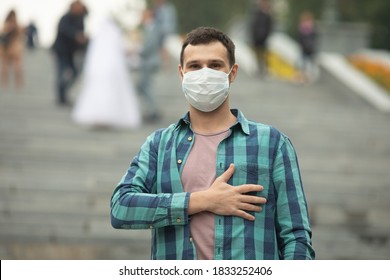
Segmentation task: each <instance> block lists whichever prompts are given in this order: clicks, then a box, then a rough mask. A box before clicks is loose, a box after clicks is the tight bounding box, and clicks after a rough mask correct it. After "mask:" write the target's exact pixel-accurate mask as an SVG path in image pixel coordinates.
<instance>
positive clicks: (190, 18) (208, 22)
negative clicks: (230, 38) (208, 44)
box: [171, 0, 251, 33]
mask: <svg viewBox="0 0 390 280" xmlns="http://www.w3.org/2000/svg"><path fill="white" fill-rule="evenodd" d="M171 2H172V3H173V4H174V5H175V6H176V8H177V10H178V25H179V26H178V29H179V30H178V31H179V32H180V33H187V32H189V31H191V30H192V29H194V28H196V27H199V26H212V27H216V28H219V29H221V30H224V31H227V30H226V28H227V27H228V24H229V23H230V22H231V20H233V19H234V18H235V16H237V15H241V14H245V13H246V12H247V7H248V4H249V3H250V2H251V0H171Z"/></svg>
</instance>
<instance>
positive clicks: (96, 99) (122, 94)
mask: <svg viewBox="0 0 390 280" xmlns="http://www.w3.org/2000/svg"><path fill="white" fill-rule="evenodd" d="M72 116H73V119H74V121H75V122H77V123H79V124H82V125H88V126H91V127H95V128H96V127H98V128H103V127H104V128H109V127H112V128H130V129H134V128H138V127H139V126H140V124H141V113H140V108H139V105H138V99H137V93H136V90H135V86H134V85H133V81H132V80H131V78H130V71H129V70H128V68H127V63H126V48H125V42H124V32H123V30H122V29H121V28H120V24H118V22H117V20H116V19H115V17H114V16H110V17H107V18H106V19H104V20H103V21H102V23H101V25H100V28H99V29H98V31H97V33H96V35H95V36H94V37H93V38H91V40H90V42H89V44H88V47H87V52H86V57H85V64H84V67H83V81H82V84H81V92H80V94H79V96H78V98H77V101H76V103H75V106H74V110H73V115H72Z"/></svg>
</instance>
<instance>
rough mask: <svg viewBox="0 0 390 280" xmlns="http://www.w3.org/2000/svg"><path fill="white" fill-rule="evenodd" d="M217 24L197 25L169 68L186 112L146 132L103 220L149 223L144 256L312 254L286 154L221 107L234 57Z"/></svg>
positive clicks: (266, 134)
mask: <svg viewBox="0 0 390 280" xmlns="http://www.w3.org/2000/svg"><path fill="white" fill-rule="evenodd" d="M234 49H235V46H234V44H233V42H232V41H231V40H230V38H229V37H228V36H227V35H225V34H224V33H223V32H221V31H219V30H216V29H214V28H204V27H201V28H197V29H195V30H193V31H192V32H190V33H189V34H188V35H187V37H186V39H185V41H184V43H183V46H182V51H181V55H180V65H179V73H180V77H181V79H182V86H183V91H184V95H185V97H186V99H187V101H188V102H189V112H188V114H186V115H185V116H184V117H183V118H182V119H180V120H179V122H178V123H176V124H172V125H171V126H169V127H168V128H166V129H161V130H157V131H155V132H154V133H153V134H152V135H150V136H149V137H148V138H147V140H146V142H145V143H144V145H143V146H142V147H141V150H140V151H139V153H138V155H137V156H136V157H135V158H134V159H133V161H132V163H131V165H130V167H129V169H128V171H127V173H126V174H125V175H124V176H123V178H122V180H121V181H120V182H119V184H118V186H117V188H116V189H115V191H114V193H113V196H112V200H111V223H112V226H113V227H115V228H120V229H147V228H150V229H151V230H152V252H151V257H152V259H215V260H218V259H313V258H314V250H313V248H312V246H311V229H310V223H309V217H308V211H307V205H306V201H305V196H304V192H303V188H302V184H301V178H300V173H299V168H298V162H297V158H296V154H295V151H294V148H293V146H292V144H291V143H290V140H289V139H288V138H287V137H286V136H285V135H284V134H282V133H281V132H279V131H278V130H276V129H275V128H272V127H270V126H267V125H264V124H260V123H255V122H252V121H249V120H247V119H246V118H245V117H244V115H243V114H242V113H241V112H240V111H239V110H231V109H230V105H229V95H228V91H229V87H230V84H231V83H232V82H234V80H235V78H236V76H237V73H238V65H237V64H236V63H235V54H234Z"/></svg>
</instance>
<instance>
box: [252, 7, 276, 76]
mask: <svg viewBox="0 0 390 280" xmlns="http://www.w3.org/2000/svg"><path fill="white" fill-rule="evenodd" d="M272 28H273V18H272V15H271V5H270V3H269V1H268V0H256V7H255V9H254V10H253V12H252V15H251V17H250V23H249V32H250V39H251V44H252V47H253V50H254V52H255V55H256V59H257V63H258V67H259V73H260V75H261V76H262V77H263V76H265V75H266V74H267V71H268V69H267V40H268V38H269V36H270V34H271V32H272Z"/></svg>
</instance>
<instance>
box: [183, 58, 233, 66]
mask: <svg viewBox="0 0 390 280" xmlns="http://www.w3.org/2000/svg"><path fill="white" fill-rule="evenodd" d="M197 63H201V60H200V59H195V60H190V61H187V62H186V64H185V65H190V64H197ZM207 63H221V64H225V61H224V60H223V59H210V60H207Z"/></svg>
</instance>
